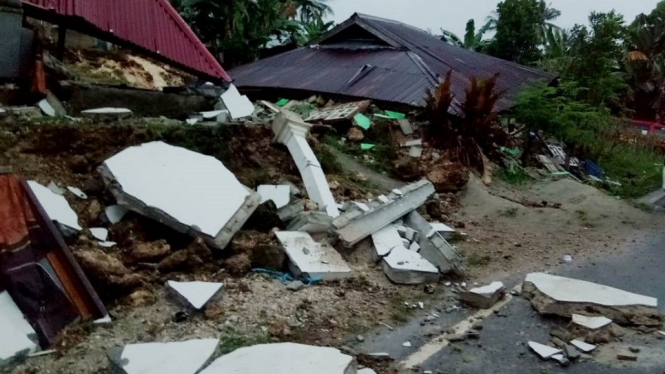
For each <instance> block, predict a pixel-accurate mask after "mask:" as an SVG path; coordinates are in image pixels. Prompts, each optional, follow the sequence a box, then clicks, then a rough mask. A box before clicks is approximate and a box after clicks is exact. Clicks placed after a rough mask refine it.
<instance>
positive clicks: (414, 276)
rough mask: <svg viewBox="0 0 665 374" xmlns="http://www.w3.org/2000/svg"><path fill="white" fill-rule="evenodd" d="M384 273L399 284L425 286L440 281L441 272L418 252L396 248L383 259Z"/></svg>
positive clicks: (400, 247)
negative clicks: (424, 284)
mask: <svg viewBox="0 0 665 374" xmlns="http://www.w3.org/2000/svg"><path fill="white" fill-rule="evenodd" d="M382 263H383V272H384V273H385V274H386V276H387V277H388V279H390V280H391V281H393V282H394V283H397V284H423V283H436V282H438V281H439V270H438V269H437V268H436V267H435V266H434V265H432V264H431V263H430V262H429V261H427V260H426V259H424V258H423V257H422V256H421V255H420V254H418V253H417V252H413V251H410V250H408V249H406V248H404V247H402V246H399V247H395V248H393V249H392V250H391V251H390V254H389V255H388V256H386V257H384V258H383V262H382Z"/></svg>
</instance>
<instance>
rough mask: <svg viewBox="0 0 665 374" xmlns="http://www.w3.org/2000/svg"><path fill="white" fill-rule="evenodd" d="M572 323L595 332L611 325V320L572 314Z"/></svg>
mask: <svg viewBox="0 0 665 374" xmlns="http://www.w3.org/2000/svg"><path fill="white" fill-rule="evenodd" d="M573 323H574V324H576V325H580V326H583V327H586V328H588V329H590V330H597V329H599V328H601V327H604V326H607V325H609V324H610V323H612V320H611V319H609V318H607V317H602V316H601V317H588V316H583V315H580V314H573Z"/></svg>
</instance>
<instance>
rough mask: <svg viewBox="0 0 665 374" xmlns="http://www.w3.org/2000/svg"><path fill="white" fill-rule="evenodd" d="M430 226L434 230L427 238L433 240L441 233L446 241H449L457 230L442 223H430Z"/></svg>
mask: <svg viewBox="0 0 665 374" xmlns="http://www.w3.org/2000/svg"><path fill="white" fill-rule="evenodd" d="M430 226H432V230H430V232H428V233H427V238H431V237H432V236H434V234H435V233H439V234H441V236H443V237H444V238H445V239H449V238H450V236H451V235H452V234H453V233H455V229H453V228H452V227H449V226H448V225H445V224H443V223H441V222H430Z"/></svg>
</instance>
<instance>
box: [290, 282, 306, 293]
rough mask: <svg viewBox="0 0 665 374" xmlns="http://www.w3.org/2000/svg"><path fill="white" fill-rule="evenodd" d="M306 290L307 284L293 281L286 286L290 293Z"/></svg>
mask: <svg viewBox="0 0 665 374" xmlns="http://www.w3.org/2000/svg"><path fill="white" fill-rule="evenodd" d="M303 288H305V284H304V283H303V282H301V281H298V280H297V281H293V282H289V284H287V285H286V289H287V290H289V291H293V292H297V291H300V290H302V289H303Z"/></svg>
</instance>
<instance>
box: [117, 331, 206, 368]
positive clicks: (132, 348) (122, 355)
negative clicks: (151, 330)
mask: <svg viewBox="0 0 665 374" xmlns="http://www.w3.org/2000/svg"><path fill="white" fill-rule="evenodd" d="M218 345H219V340H218V339H196V340H187V341H184V342H173V343H139V344H130V345H127V346H125V347H122V348H111V349H109V350H108V351H107V356H108V359H109V363H110V366H111V368H112V369H113V370H115V371H114V372H116V373H122V374H195V373H197V372H198V371H199V370H201V368H202V367H203V365H205V364H206V363H207V362H208V361H209V360H210V358H211V357H212V355H213V353H214V352H215V349H217V346H218Z"/></svg>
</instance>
